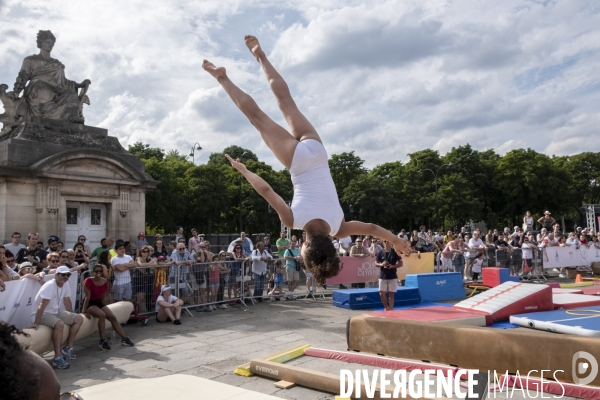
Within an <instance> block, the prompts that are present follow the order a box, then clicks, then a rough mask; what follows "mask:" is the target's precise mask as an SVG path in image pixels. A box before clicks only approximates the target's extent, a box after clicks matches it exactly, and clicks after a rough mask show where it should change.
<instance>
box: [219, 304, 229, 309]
mask: <svg viewBox="0 0 600 400" xmlns="http://www.w3.org/2000/svg"><path fill="white" fill-rule="evenodd" d="M219 308H220V309H222V310H224V309H226V308H229V307H227V304H221V305H220V306H219Z"/></svg>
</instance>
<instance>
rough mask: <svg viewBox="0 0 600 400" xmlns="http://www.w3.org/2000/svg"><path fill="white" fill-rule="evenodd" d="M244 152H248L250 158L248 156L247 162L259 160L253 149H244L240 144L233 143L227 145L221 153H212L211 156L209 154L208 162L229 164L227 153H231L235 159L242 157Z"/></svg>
mask: <svg viewBox="0 0 600 400" xmlns="http://www.w3.org/2000/svg"><path fill="white" fill-rule="evenodd" d="M244 153H248V158H246V159H245V160H244V162H246V161H247V160H254V161H258V157H257V156H256V154H254V153H253V152H252V151H250V150H248V149H244V148H243V147H240V146H236V145H233V146H229V147H226V148H225V149H224V150H223V151H221V152H219V153H211V154H210V156H208V164H216V165H229V161H227V159H226V158H225V154H229V155H230V156H231V157H232V158H233V159H234V160H235V159H237V158H241V157H242V154H244Z"/></svg>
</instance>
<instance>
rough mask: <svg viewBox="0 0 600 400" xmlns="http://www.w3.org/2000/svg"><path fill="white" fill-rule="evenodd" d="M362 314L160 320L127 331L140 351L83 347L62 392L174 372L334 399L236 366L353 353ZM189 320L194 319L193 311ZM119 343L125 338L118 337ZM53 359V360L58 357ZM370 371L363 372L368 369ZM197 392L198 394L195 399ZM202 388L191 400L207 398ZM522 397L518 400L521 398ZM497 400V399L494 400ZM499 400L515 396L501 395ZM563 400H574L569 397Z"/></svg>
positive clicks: (239, 311) (269, 311)
mask: <svg viewBox="0 0 600 400" xmlns="http://www.w3.org/2000/svg"><path fill="white" fill-rule="evenodd" d="M361 313H362V311H352V310H345V309H342V308H337V307H334V306H332V305H331V298H327V299H326V300H322V299H321V300H317V301H314V300H312V299H311V300H306V299H304V300H296V301H286V302H271V301H265V302H263V303H257V305H255V306H252V305H249V306H248V307H244V306H243V305H237V306H233V307H230V308H228V309H226V310H217V311H213V312H212V313H196V312H194V311H193V310H192V314H193V317H190V316H189V315H183V317H182V322H183V324H182V325H179V326H176V325H173V324H159V323H157V322H156V321H155V320H154V319H153V318H151V319H150V323H149V324H148V325H147V326H145V327H143V326H141V324H139V323H138V324H134V325H127V326H125V331H126V333H127V334H128V335H129V336H130V337H131V339H132V340H133V342H134V343H135V347H123V346H121V344H120V343H119V342H120V341H117V343H115V344H113V345H112V346H113V348H112V350H110V351H107V352H103V351H101V350H100V349H99V347H98V340H99V339H98V336H97V334H96V335H94V336H92V337H88V338H85V339H82V340H80V341H78V342H76V343H75V351H76V353H77V359H76V360H73V361H72V363H71V367H70V368H69V369H66V370H55V371H56V375H57V377H58V379H59V381H60V382H61V384H62V390H64V391H67V390H77V389H79V388H82V387H89V386H92V385H97V384H101V383H105V382H108V381H112V380H117V379H123V378H152V377H158V376H164V375H169V374H174V373H183V374H190V375H195V376H199V377H203V378H207V379H213V380H215V381H219V382H223V383H226V384H229V385H234V386H239V387H243V388H246V389H249V390H254V391H257V392H261V393H266V394H271V395H273V396H277V397H280V398H284V399H303V400H312V399H329V400H330V399H333V398H334V396H333V395H331V394H329V393H324V392H319V391H316V390H312V389H307V388H303V387H294V388H291V389H278V388H276V387H275V386H274V385H273V381H272V380H269V379H265V378H262V377H258V376H253V377H242V376H238V375H236V374H234V373H233V371H234V369H235V367H237V366H238V365H241V364H243V363H246V362H248V361H250V360H251V359H252V358H257V357H262V356H266V355H268V354H271V353H274V352H276V351H279V350H284V349H287V348H289V347H292V346H294V345H298V344H305V343H308V344H310V345H312V346H314V347H322V348H327V349H332V350H346V336H345V335H346V321H347V320H348V319H349V318H351V317H353V316H355V315H360V314H361ZM183 314H186V313H185V312H184V313H183ZM117 339H118V336H117ZM51 355H52V354H51V353H49V354H46V358H47V359H48V360H49V359H50V358H51ZM289 364H291V365H302V367H306V368H310V369H314V370H317V371H322V372H329V373H334V374H337V373H338V371H339V370H340V369H342V368H349V369H351V370H354V369H356V364H353V365H351V364H346V363H341V362H336V361H331V360H323V359H317V358H312V357H300V358H298V359H295V360H292V361H291V362H290V363H289ZM361 368H362V367H361ZM195 389H196V388H190V391H191V393H194V390H195ZM201 390H202V388H197V392H196V395H195V396H194V397H190V398H202V397H201V393H202V392H201ZM519 396H520V392H516V393H515V396H513V397H509V398H524V397H522V396H521V397H519ZM491 398H494V396H493V395H492V397H491ZM497 398H507V397H506V396H501V395H500V396H498V397H497ZM563 399H567V398H566V397H563Z"/></svg>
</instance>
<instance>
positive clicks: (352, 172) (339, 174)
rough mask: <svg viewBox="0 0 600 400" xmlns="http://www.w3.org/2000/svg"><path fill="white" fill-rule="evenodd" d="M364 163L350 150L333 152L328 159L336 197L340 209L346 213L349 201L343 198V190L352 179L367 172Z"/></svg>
mask: <svg viewBox="0 0 600 400" xmlns="http://www.w3.org/2000/svg"><path fill="white" fill-rule="evenodd" d="M364 163H365V161H364V160H362V159H361V158H360V157H358V156H356V155H355V154H354V151H351V152H350V153H342V154H333V155H332V156H331V158H330V159H329V170H330V171H331V178H332V179H333V183H334V184H335V189H336V191H337V195H338V198H339V199H340V200H341V206H342V209H344V211H345V212H346V214H348V213H349V209H348V206H349V203H346V202H345V201H344V200H343V196H344V190H345V189H346V188H347V187H348V185H349V184H350V182H351V181H352V180H354V179H357V178H358V177H359V176H361V175H366V174H367V172H368V171H367V169H366V168H365V167H364V166H363V165H364Z"/></svg>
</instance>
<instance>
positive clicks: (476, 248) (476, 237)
mask: <svg viewBox="0 0 600 400" xmlns="http://www.w3.org/2000/svg"><path fill="white" fill-rule="evenodd" d="M468 246H469V250H470V251H469V255H468V257H469V258H468V260H467V265H466V268H465V276H466V277H467V278H471V276H472V274H471V272H472V271H471V267H472V265H473V262H474V261H475V259H476V258H477V255H478V254H479V253H484V251H486V250H487V247H486V245H485V243H483V240H481V231H480V230H479V229H475V230H474V231H473V237H472V238H471V239H469V244H468ZM484 255H485V253H484Z"/></svg>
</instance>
